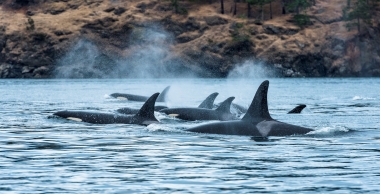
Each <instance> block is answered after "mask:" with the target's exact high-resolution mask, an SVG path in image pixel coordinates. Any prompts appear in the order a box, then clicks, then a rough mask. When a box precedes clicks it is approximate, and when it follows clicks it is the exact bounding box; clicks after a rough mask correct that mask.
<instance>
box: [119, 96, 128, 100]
mask: <svg viewBox="0 0 380 194" xmlns="http://www.w3.org/2000/svg"><path fill="white" fill-rule="evenodd" d="M117 99H119V100H128V98H126V97H121V96H119V97H117Z"/></svg>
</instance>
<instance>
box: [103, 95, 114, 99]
mask: <svg viewBox="0 0 380 194" xmlns="http://www.w3.org/2000/svg"><path fill="white" fill-rule="evenodd" d="M104 98H105V99H115V98H114V97H112V96H111V95H109V94H104Z"/></svg>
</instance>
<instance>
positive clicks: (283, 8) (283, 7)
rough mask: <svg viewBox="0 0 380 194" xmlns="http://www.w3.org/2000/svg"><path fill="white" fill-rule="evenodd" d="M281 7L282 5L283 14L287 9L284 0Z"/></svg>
mask: <svg viewBox="0 0 380 194" xmlns="http://www.w3.org/2000/svg"><path fill="white" fill-rule="evenodd" d="M281 7H282V14H286V9H285V3H284V0H282V1H281Z"/></svg>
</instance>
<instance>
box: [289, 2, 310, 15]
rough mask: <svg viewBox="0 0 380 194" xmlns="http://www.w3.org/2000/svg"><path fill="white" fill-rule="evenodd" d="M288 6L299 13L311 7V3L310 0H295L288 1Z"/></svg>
mask: <svg viewBox="0 0 380 194" xmlns="http://www.w3.org/2000/svg"><path fill="white" fill-rule="evenodd" d="M287 7H288V8H289V9H290V10H293V11H295V12H296V14H297V15H299V14H300V11H301V10H305V9H306V8H308V7H310V3H309V1H308V0H293V1H290V2H288V3H287Z"/></svg>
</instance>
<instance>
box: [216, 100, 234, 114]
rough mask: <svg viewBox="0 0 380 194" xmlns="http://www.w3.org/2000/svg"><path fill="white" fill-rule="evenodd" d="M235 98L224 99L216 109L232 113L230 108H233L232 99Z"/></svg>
mask: <svg viewBox="0 0 380 194" xmlns="http://www.w3.org/2000/svg"><path fill="white" fill-rule="evenodd" d="M234 99H235V97H229V98H227V99H226V100H225V101H223V102H222V103H220V106H219V107H218V108H217V109H215V110H216V111H218V112H227V113H231V111H230V109H231V103H232V101H233V100H234Z"/></svg>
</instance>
